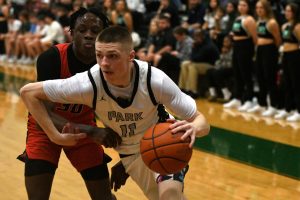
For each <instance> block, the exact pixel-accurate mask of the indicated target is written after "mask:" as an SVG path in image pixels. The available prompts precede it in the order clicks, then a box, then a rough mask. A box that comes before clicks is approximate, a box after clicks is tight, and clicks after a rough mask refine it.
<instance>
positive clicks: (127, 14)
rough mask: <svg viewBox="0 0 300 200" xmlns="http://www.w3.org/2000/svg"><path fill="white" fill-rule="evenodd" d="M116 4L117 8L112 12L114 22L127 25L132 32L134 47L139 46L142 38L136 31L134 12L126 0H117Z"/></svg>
mask: <svg viewBox="0 0 300 200" xmlns="http://www.w3.org/2000/svg"><path fill="white" fill-rule="evenodd" d="M115 6H116V7H115V10H113V11H112V13H111V22H112V24H114V25H119V26H123V27H126V28H127V29H128V31H129V32H130V33H131V37H132V39H133V44H134V47H135V48H136V47H138V46H139V45H140V43H141V38H140V36H139V34H138V33H137V32H135V31H134V27H133V18H132V13H131V11H130V10H129V9H128V7H127V3H126V1H125V0H117V1H116V2H115Z"/></svg>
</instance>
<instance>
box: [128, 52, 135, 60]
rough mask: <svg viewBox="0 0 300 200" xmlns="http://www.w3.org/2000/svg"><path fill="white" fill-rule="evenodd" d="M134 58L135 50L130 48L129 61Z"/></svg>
mask: <svg viewBox="0 0 300 200" xmlns="http://www.w3.org/2000/svg"><path fill="white" fill-rule="evenodd" d="M134 58H135V51H134V50H131V51H130V54H129V61H130V62H132V61H133V59H134Z"/></svg>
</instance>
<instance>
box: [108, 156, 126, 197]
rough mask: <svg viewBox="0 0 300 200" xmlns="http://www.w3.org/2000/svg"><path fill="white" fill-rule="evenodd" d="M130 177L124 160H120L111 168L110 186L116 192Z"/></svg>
mask: <svg viewBox="0 0 300 200" xmlns="http://www.w3.org/2000/svg"><path fill="white" fill-rule="evenodd" d="M128 177H129V175H128V174H127V173H126V171H125V168H124V166H123V164H122V162H121V161H120V162H118V163H117V164H115V165H114V166H113V167H112V168H111V179H110V188H111V189H114V191H115V192H116V191H117V190H118V189H120V188H121V186H122V185H125V183H126V180H127V178H128Z"/></svg>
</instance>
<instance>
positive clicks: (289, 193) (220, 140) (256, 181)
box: [0, 63, 300, 200]
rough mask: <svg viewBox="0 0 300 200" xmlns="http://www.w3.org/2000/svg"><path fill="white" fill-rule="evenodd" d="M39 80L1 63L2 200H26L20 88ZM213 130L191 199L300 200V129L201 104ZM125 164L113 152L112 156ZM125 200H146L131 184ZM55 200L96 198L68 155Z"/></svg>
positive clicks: (190, 179) (191, 179)
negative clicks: (22, 156)
mask: <svg viewBox="0 0 300 200" xmlns="http://www.w3.org/2000/svg"><path fill="white" fill-rule="evenodd" d="M34 80H35V69H34V68H33V67H30V66H15V65H14V66H12V65H8V64H5V65H4V64H3V63H0V89H1V90H0V102H1V104H0V160H1V161H0V182H1V183H2V184H1V186H0V194H1V196H0V199H3V200H16V199H18V200H25V199H27V196H26V191H25V186H24V176H23V174H24V172H23V170H24V169H23V168H24V164H23V163H21V162H20V161H18V160H17V159H16V157H17V155H19V154H20V153H22V152H23V150H24V147H25V139H26V117H27V111H26V108H25V107H24V105H23V103H22V101H21V100H20V98H19V95H18V91H19V88H20V87H21V86H22V85H24V84H25V83H27V82H32V81H34ZM197 105H198V109H199V110H200V111H201V112H203V113H204V114H205V116H206V117H207V118H208V120H209V122H210V123H211V125H212V130H211V133H210V135H209V136H207V137H204V138H201V139H198V140H197V142H196V145H195V149H194V152H193V156H192V159H191V162H190V170H189V172H188V174H187V176H186V179H185V189H184V192H185V195H186V197H187V198H188V199H191V200H202V199H204V200H223V199H224V200H246V199H247V200H271V199H272V200H287V199H289V200H296V199H300V159H299V158H300V148H299V147H300V123H287V122H285V121H278V120H273V119H270V118H262V117H260V116H258V115H255V114H244V113H239V112H238V111H236V110H223V108H222V106H221V104H218V103H210V102H207V101H206V100H203V99H198V100H197ZM105 151H106V152H107V153H108V154H109V155H110V156H111V157H112V158H113V161H112V162H111V163H110V164H109V167H111V166H112V165H114V164H115V163H116V162H118V157H117V154H116V152H115V151H113V150H112V149H106V150H105ZM116 196H117V198H118V199H119V200H131V199H132V200H143V199H146V198H145V197H144V196H143V194H142V193H141V191H140V190H139V188H138V187H137V186H136V185H135V184H134V183H133V182H132V180H130V179H129V180H128V181H127V183H126V185H125V187H123V188H121V190H119V191H118V192H117V193H116ZM50 199H52V200H66V199H68V200H83V199H89V196H88V192H87V191H86V189H85V186H84V182H83V181H82V179H81V177H80V175H79V174H78V173H77V172H76V171H75V169H73V168H72V166H71V164H70V163H69V161H68V160H67V159H66V157H65V155H64V154H62V156H61V160H60V163H59V167H58V169H57V172H56V176H55V179H54V183H53V188H52V193H51V198H50Z"/></svg>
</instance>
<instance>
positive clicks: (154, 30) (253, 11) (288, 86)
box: [0, 0, 300, 122]
mask: <svg viewBox="0 0 300 200" xmlns="http://www.w3.org/2000/svg"><path fill="white" fill-rule="evenodd" d="M299 4H300V0H290V1H289V0H281V1H280V0H269V1H268V0H259V1H257V0H161V1H158V0H28V1H26V0H0V62H7V63H11V64H13V63H16V64H20V65H34V63H35V61H36V59H37V57H38V56H39V55H40V54H41V53H42V52H43V51H45V50H46V49H48V48H49V47H50V46H52V45H55V44H58V43H64V42H70V41H71V39H72V38H71V35H70V31H69V20H70V19H69V16H70V14H72V13H73V12H74V11H76V10H77V9H79V8H80V7H98V8H99V9H100V10H101V11H102V12H103V13H104V14H106V15H107V17H108V18H109V20H110V22H111V24H114V25H120V26H125V27H127V28H128V30H129V31H130V32H131V34H132V38H133V41H134V45H135V50H136V57H137V58H138V59H140V60H144V61H147V62H149V63H151V64H152V65H153V66H155V67H158V68H160V69H161V70H163V71H164V72H165V73H166V74H168V75H169V77H170V78H171V79H172V80H173V81H174V82H176V83H177V84H178V86H179V87H180V89H181V90H182V91H183V92H185V93H186V94H188V95H190V96H192V97H193V98H198V97H203V98H207V99H208V100H209V101H215V102H220V103H223V107H224V108H226V109H232V108H234V109H238V111H240V112H248V113H257V114H259V115H261V116H264V117H272V118H274V119H283V120H287V121H292V122H297V121H300V78H299V77H300V67H299V63H300V49H299V41H300V8H299Z"/></svg>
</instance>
